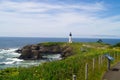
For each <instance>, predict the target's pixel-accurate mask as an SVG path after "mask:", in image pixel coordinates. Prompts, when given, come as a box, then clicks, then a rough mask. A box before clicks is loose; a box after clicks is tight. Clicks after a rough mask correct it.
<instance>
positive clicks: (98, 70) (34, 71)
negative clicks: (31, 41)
mask: <svg viewBox="0 0 120 80" xmlns="http://www.w3.org/2000/svg"><path fill="white" fill-rule="evenodd" d="M42 44H44V45H47V46H50V45H53V44H56V45H61V46H66V45H67V46H71V47H72V48H73V51H72V53H73V55H72V56H69V57H67V58H65V59H62V60H60V61H53V62H46V63H43V64H42V65H39V66H33V67H29V68H22V67H19V68H8V69H4V70H1V71H0V80H72V77H73V75H76V78H77V80H85V72H86V71H85V68H86V64H88V76H87V78H88V80H101V79H102V76H103V74H104V73H105V72H106V71H107V59H106V57H105V56H104V54H109V55H110V56H112V57H113V58H114V60H113V61H111V64H112V65H114V64H115V63H117V62H118V61H119V60H120V55H119V53H120V48H119V47H117V48H115V47H112V46H110V45H108V44H104V43H71V44H70V43H54V42H49V43H42Z"/></svg>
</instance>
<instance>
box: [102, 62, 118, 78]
mask: <svg viewBox="0 0 120 80" xmlns="http://www.w3.org/2000/svg"><path fill="white" fill-rule="evenodd" d="M102 80H120V62H119V63H117V64H116V65H115V66H114V67H112V68H111V69H110V70H109V71H107V72H106V73H105V74H104V76H103V79H102Z"/></svg>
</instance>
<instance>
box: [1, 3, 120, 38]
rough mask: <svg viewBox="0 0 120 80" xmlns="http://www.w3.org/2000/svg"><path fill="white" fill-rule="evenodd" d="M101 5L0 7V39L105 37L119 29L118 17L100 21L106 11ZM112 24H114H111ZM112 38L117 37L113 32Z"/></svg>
mask: <svg viewBox="0 0 120 80" xmlns="http://www.w3.org/2000/svg"><path fill="white" fill-rule="evenodd" d="M106 9H107V8H106V6H105V4H104V3H103V2H100V3H90V4H89V3H87V4H85V3H84V4H55V3H54V4H51V3H44V2H37V3H36V2H13V1H3V2H1V3H0V26H1V27H0V30H2V31H1V32H0V36H2V35H8V36H43V37H44V36H49V37H50V36H51V37H53V36H55V37H56V36H58V37H62V36H63V37H65V36H66V34H67V33H69V32H70V31H71V32H73V34H74V35H75V36H76V37H80V36H78V35H98V34H100V35H104V34H105V35H108V34H113V32H114V31H113V32H112V33H111V32H109V31H111V30H115V29H116V28H119V26H118V25H120V23H119V22H116V21H115V20H116V19H117V21H118V19H119V18H118V17H111V18H103V19H102V18H100V17H99V12H101V11H104V10H106ZM113 20H114V21H115V22H113ZM115 34H117V35H118V33H117V32H116V33H115Z"/></svg>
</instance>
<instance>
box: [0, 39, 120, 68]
mask: <svg viewBox="0 0 120 80" xmlns="http://www.w3.org/2000/svg"><path fill="white" fill-rule="evenodd" d="M97 40H98V39H94V38H73V42H96V41H97ZM102 40H103V42H104V43H108V44H112V45H114V44H116V43H118V42H120V39H102ZM42 42H68V38H30V37H27V38H25V37H0V69H5V68H8V67H20V66H22V67H28V66H33V65H34V66H35V65H36V66H37V65H39V64H41V63H43V62H47V61H53V60H59V59H61V58H60V55H59V54H56V55H46V56H44V57H47V58H48V59H46V60H22V59H18V58H17V57H19V56H20V54H19V53H15V50H17V49H19V48H22V47H23V46H25V45H28V44H37V43H42Z"/></svg>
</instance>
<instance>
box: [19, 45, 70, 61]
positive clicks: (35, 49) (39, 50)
mask: <svg viewBox="0 0 120 80" xmlns="http://www.w3.org/2000/svg"><path fill="white" fill-rule="evenodd" d="M18 52H21V55H20V57H19V58H20V59H25V60H37V59H41V58H42V55H43V54H61V57H62V58H65V57H67V56H70V55H72V47H70V46H67V45H65V46H61V45H60V44H55V45H49V46H48V45H43V44H34V45H27V46H24V47H23V48H22V49H21V50H18Z"/></svg>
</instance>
